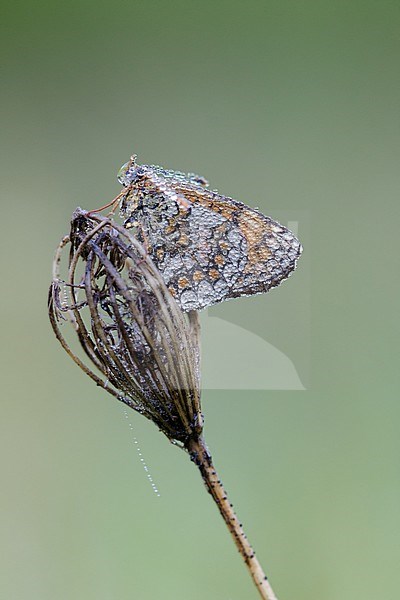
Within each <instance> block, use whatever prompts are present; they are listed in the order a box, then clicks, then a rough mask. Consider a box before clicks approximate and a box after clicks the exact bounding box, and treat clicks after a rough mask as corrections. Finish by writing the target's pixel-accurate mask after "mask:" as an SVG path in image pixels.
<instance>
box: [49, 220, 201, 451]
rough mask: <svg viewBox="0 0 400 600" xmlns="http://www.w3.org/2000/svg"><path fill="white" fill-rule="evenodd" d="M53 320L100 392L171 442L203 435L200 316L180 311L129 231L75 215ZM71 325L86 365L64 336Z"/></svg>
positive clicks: (55, 289)
mask: <svg viewBox="0 0 400 600" xmlns="http://www.w3.org/2000/svg"><path fill="white" fill-rule="evenodd" d="M67 246H69V249H70V250H69V260H68V267H67V273H66V276H65V278H64V279H62V278H61V276H62V273H61V269H62V257H63V255H64V250H65V248H66V247H67ZM49 316H50V321H51V324H52V327H53V330H54V332H55V334H56V336H57V338H58V340H59V341H60V343H61V344H62V346H63V347H64V349H65V350H66V351H67V352H68V354H69V355H70V356H71V357H72V358H73V360H74V361H75V362H76V363H77V364H78V365H79V366H80V367H81V368H82V369H83V370H84V371H85V373H87V374H88V375H89V376H90V377H91V378H92V379H93V380H94V381H95V382H96V383H97V384H98V385H99V386H102V387H103V388H104V389H105V390H106V391H107V392H109V393H110V394H111V395H113V396H115V397H116V398H118V400H120V401H122V402H124V403H125V404H127V405H128V406H130V407H131V408H134V409H135V410H137V411H138V412H140V413H141V414H143V415H145V416H146V417H147V418H148V419H150V420H152V421H154V423H156V425H157V426H158V427H159V428H160V430H161V431H163V433H165V434H166V435H167V436H168V437H169V438H170V439H171V440H174V441H178V442H181V443H182V444H185V443H186V442H187V440H188V439H189V438H191V437H193V436H198V435H199V434H200V433H201V430H202V425H203V419H202V414H201V406H200V391H199V390H200V384H199V379H200V375H199V362H200V351H199V337H198V321H197V313H195V312H191V313H184V312H183V311H182V310H181V309H180V307H179V306H178V304H177V303H176V301H175V300H174V298H173V297H172V295H171V293H170V291H169V290H168V289H167V287H166V285H165V283H164V281H163V279H162V277H161V275H160V274H159V272H158V271H157V269H156V267H155V266H154V264H153V262H152V261H151V259H150V258H149V256H148V253H147V252H146V249H145V248H144V247H143V245H141V244H140V243H139V242H138V240H137V239H135V238H134V237H133V236H131V234H130V233H129V232H128V231H127V230H126V229H125V228H123V227H121V226H119V225H117V224H116V223H114V222H113V221H111V220H110V219H107V218H104V217H101V216H97V215H93V214H90V213H88V212H86V211H83V210H82V209H79V208H78V209H77V210H76V211H75V212H74V214H73V217H72V222H71V232H70V235H69V236H67V237H65V238H64V239H63V240H62V241H61V243H60V245H59V246H58V248H57V251H56V255H55V260H54V270H53V281H52V284H51V287H50V292H49ZM67 320H69V321H70V322H71V323H72V325H73V328H74V330H75V332H76V334H77V336H78V339H79V342H80V344H81V346H82V348H83V350H84V353H85V359H81V358H80V357H79V356H78V354H77V353H75V352H74V351H72V349H71V347H70V345H69V343H68V342H67V340H66V337H65V336H64V335H63V334H62V332H61V328H60V326H61V325H62V323H63V322H64V321H67ZM93 366H94V367H95V369H94V370H92V369H93Z"/></svg>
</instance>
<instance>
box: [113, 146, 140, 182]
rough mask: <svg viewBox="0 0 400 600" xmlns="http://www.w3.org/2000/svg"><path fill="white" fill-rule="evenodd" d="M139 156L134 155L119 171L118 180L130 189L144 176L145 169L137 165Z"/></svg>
mask: <svg viewBox="0 0 400 600" xmlns="http://www.w3.org/2000/svg"><path fill="white" fill-rule="evenodd" d="M136 159H137V155H136V154H133V155H132V156H131V157H130V159H129V160H128V162H126V163H125V164H124V165H122V167H121V168H120V170H119V171H118V175H117V179H118V181H119V183H121V184H122V185H123V186H125V187H129V186H130V185H132V184H133V183H135V182H136V181H138V180H139V179H140V178H141V177H143V175H144V171H145V168H144V167H141V166H140V165H138V164H137V163H136Z"/></svg>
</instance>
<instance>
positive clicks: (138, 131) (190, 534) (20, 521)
mask: <svg viewBox="0 0 400 600" xmlns="http://www.w3.org/2000/svg"><path fill="white" fill-rule="evenodd" d="M2 12H3V15H2V18H1V25H0V27H1V30H2V31H1V40H0V44H1V56H2V62H3V68H2V77H1V80H2V85H1V95H2V99H3V106H2V126H1V132H2V158H1V165H2V170H3V174H2V203H3V209H2V215H3V218H2V222H3V226H2V235H1V243H2V251H1V260H2V276H3V283H2V294H1V302H2V316H3V324H2V337H3V343H2V348H1V351H2V357H1V367H2V371H3V373H2V375H1V381H2V391H3V397H2V410H1V415H2V418H1V432H0V445H1V446H0V447H1V459H2V476H1V477H2V484H1V491H0V498H1V538H0V539H1V541H0V544H1V553H2V558H1V567H0V569H1V571H2V573H1V576H0V597H1V598H4V599H5V600H53V599H57V600H130V599H133V598H134V599H137V600H150V599H151V600H153V599H155V598H163V599H165V600H169V599H174V600H184V599H185V600H186V599H187V598H190V599H193V600H200V599H201V600H203V599H204V598H209V599H210V600H242V599H243V598H246V599H247V598H249V599H250V598H255V597H256V596H257V593H256V591H255V589H253V588H252V583H251V581H250V579H249V577H248V575H247V573H246V572H245V568H244V567H243V566H242V565H241V559H240V557H239V556H238V555H237V552H236V550H235V548H234V546H233V544H232V542H231V540H230V539H229V536H228V533H227V531H226V530H225V526H224V524H223V523H222V521H221V519H220V517H219V515H218V512H217V510H216V509H215V506H213V504H212V502H211V499H210V498H209V497H208V495H207V494H206V492H205V490H204V489H203V487H202V483H201V480H200V478H199V476H198V474H197V473H196V470H195V468H194V467H193V466H192V465H191V464H190V463H189V460H188V459H187V457H186V456H185V455H184V454H183V453H182V452H180V451H179V450H178V449H176V448H174V447H173V446H171V445H169V444H168V442H167V440H166V439H164V438H163V436H162V435H161V434H159V433H158V432H157V431H156V429H155V427H154V426H153V425H152V424H151V423H148V422H146V421H145V420H144V419H143V418H141V417H139V416H136V415H135V414H132V423H133V427H134V430H135V433H136V435H137V437H138V439H139V443H140V446H141V449H142V451H143V453H144V456H145V458H146V461H147V463H148V465H149V468H150V470H151V473H152V476H153V478H154V480H155V482H156V484H157V485H158V487H159V489H160V492H161V497H160V498H158V497H156V495H155V494H154V493H153V492H152V489H151V487H150V485H149V483H148V481H147V479H146V476H145V472H144V471H143V468H142V466H141V464H140V461H139V459H138V457H137V454H136V453H135V452H136V451H135V447H134V444H133V437H132V433H131V432H130V430H129V427H128V426H127V423H126V420H125V419H124V415H123V410H122V407H121V406H120V405H118V404H117V403H113V401H112V400H111V399H110V397H109V396H108V395H106V394H105V393H104V392H102V391H101V390H99V389H97V388H96V387H95V386H94V385H93V384H92V383H91V381H90V380H89V379H87V378H85V376H84V375H83V374H82V373H81V372H80V371H79V370H78V369H77V368H76V367H75V366H74V365H73V364H72V363H71V361H70V360H69V359H68V358H67V356H66V355H64V353H63V352H62V350H61V348H60V347H59V345H58V344H57V342H56V340H55V338H54V336H53V334H52V333H51V331H50V327H49V324H48V321H47V315H46V293H47V286H48V283H49V279H50V269H51V261H52V255H53V249H54V248H55V246H56V244H57V242H58V240H59V238H60V237H61V235H63V234H64V233H66V232H67V230H68V222H69V218H70V215H71V213H72V211H73V209H74V208H75V207H76V206H77V205H81V206H84V207H87V208H89V207H90V208H94V207H97V206H99V205H101V204H102V203H104V202H105V201H107V200H108V199H110V198H111V197H112V196H113V195H115V194H116V193H117V192H118V190H119V186H118V184H117V183H116V180H115V173H116V171H117V170H118V168H119V166H120V165H121V164H122V163H123V162H125V161H126V160H127V159H128V158H129V156H130V154H131V153H132V152H137V153H138V154H139V159H140V161H141V162H144V163H158V164H162V165H164V166H166V167H170V168H176V169H181V170H194V171H197V172H199V173H201V174H204V175H205V176H206V177H207V178H208V179H209V180H210V181H211V184H212V186H213V187H218V189H220V190H221V191H223V192H224V193H226V194H229V195H232V196H234V197H235V198H237V199H239V200H242V201H245V202H248V203H249V204H251V205H253V206H259V207H260V208H261V209H262V210H263V211H264V212H266V213H267V214H270V215H272V216H275V217H278V218H281V217H282V218H284V219H288V220H298V221H299V236H300V238H301V239H302V241H303V243H304V246H305V251H304V257H303V258H302V261H301V262H300V264H299V269H298V271H297V272H296V273H295V275H294V276H293V277H292V278H291V279H290V280H289V281H288V282H286V283H285V284H284V285H283V286H282V287H281V288H279V290H277V291H275V292H273V293H272V294H270V295H267V296H259V297H257V298H253V299H241V300H237V301H233V302H230V303H227V304H226V305H223V306H219V307H217V308H214V309H212V311H211V312H212V315H214V316H218V317H220V318H221V319H224V320H226V321H228V322H232V323H236V324H239V325H240V326H242V327H243V328H245V329H246V330H247V331H253V332H256V333H259V334H260V335H262V337H263V339H265V340H268V342H269V343H271V344H272V345H273V346H274V347H276V348H277V349H279V350H280V351H281V352H283V353H284V354H285V355H286V356H287V357H288V358H289V359H290V361H292V363H293V365H294V366H295V368H296V370H297V372H298V374H299V376H300V378H301V380H302V382H303V384H304V387H305V388H306V389H305V390H304V391H282V390H281V391H276V390H275V391H274V390H266V391H258V392H255V391H252V392H245V391H234V390H233V391H223V390H218V391H215V390H214V391H212V390H206V391H205V393H204V399H203V402H204V412H205V415H206V434H207V439H208V443H209V445H210V447H211V449H212V451H213V455H214V458H215V461H216V465H217V467H218V468H219V471H220V473H221V476H222V478H223V480H224V482H225V485H226V487H227V489H228V491H229V492H230V494H231V496H232V500H233V502H234V505H235V507H236V508H237V511H238V514H239V516H240V518H241V519H242V520H243V523H244V525H245V528H246V529H247V533H248V535H249V537H250V539H251V541H252V542H253V544H254V546H255V548H256V551H257V553H258V556H259V558H260V560H261V562H262V563H263V564H264V565H265V568H266V570H267V572H268V573H269V575H270V578H271V581H272V583H273V585H274V587H275V589H276V592H277V594H278V596H279V598H280V599H282V600H283V599H287V600H289V599H292V598H293V599H294V598H295V599H296V600H306V599H307V600H309V599H313V600H314V599H315V600H320V599H324V600H361V599H364V598H373V597H379V598H384V599H385V600H390V599H395V598H398V590H399V583H400V581H399V576H398V564H399V559H400V552H399V550H400V548H399V520H400V519H399V500H400V484H399V475H400V474H399V445H400V444H399V434H398V430H399V412H400V410H399V402H398V396H399V388H400V385H399V383H400V382H399V375H398V373H399V368H398V360H397V357H398V347H399V320H398V298H399V281H398V217H399V208H398V189H399V186H398V184H399V181H398V180H399V176H398V171H399V169H398V158H399V143H398V142H399V137H398V134H399V131H398V130H399V114H398V108H399V95H400V94H399V77H398V66H399V54H400V53H399V46H398V44H399V37H398V34H399V26H400V18H399V17H400V14H399V13H400V10H399V5H398V3H397V2H389V1H383V2H374V1H371V0H369V1H368V0H367V1H364V2H361V1H360V2H355V1H350V2H349V1H347V2H345V1H334V2H325V1H322V2H321V1H320V2H316V1H314V2H311V1H308V2H300V3H299V2H294V1H288V2H285V1H283V2H278V1H269V0H268V1H253V0H250V1H249V2H247V3H242V2H240V3H239V2H232V1H230V2H227V1H222V2H210V1H203V2H194V1H186V2H183V1H181V2H179V1H175V0H170V1H169V2H144V1H143V2H134V1H132V2H118V1H116V2H107V1H102V0H97V1H96V2H95V1H94V0H92V1H89V0H83V1H82V0H81V1H74V0H72V1H70V2H59V1H56V2H54V1H53V2H50V1H47V2H45V1H42V0H39V1H37V2H35V3H33V2H26V1H24V0H22V1H17V2H13V3H8V5H6V6H4V7H3V11H2ZM209 351H210V352H212V349H210V350H209ZM224 360H225V357H224V355H221V354H219V355H218V356H216V358H215V361H221V365H223V361H224ZM243 369H246V364H245V359H244V364H243Z"/></svg>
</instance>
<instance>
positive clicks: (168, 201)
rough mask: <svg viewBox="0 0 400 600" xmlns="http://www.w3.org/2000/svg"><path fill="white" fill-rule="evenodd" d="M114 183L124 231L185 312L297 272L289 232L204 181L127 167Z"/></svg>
mask: <svg viewBox="0 0 400 600" xmlns="http://www.w3.org/2000/svg"><path fill="white" fill-rule="evenodd" d="M124 169H125V170H124ZM119 180H120V181H121V183H123V184H124V185H125V186H126V187H127V193H126V194H125V196H124V199H123V201H122V203H121V215H122V216H123V217H124V219H125V225H126V226H132V225H137V226H138V235H142V236H143V238H144V239H145V240H146V242H147V245H148V248H149V252H150V254H151V256H152V258H153V260H154V262H155V263H156V265H157V267H158V269H159V270H160V272H161V273H162V275H163V278H164V280H165V282H166V284H167V285H168V287H169V289H170V290H171V293H172V294H173V295H174V297H175V298H176V300H177V301H178V302H179V304H180V305H181V307H182V308H183V310H200V309H202V308H205V307H208V306H211V305H212V304H216V303H218V302H222V301H223V300H227V299H230V298H235V297H238V296H246V295H252V294H257V293H262V292H267V291H268V290H269V289H271V288H273V287H276V286H277V285H279V284H280V283H281V281H283V280H284V279H286V278H287V277H288V276H289V275H290V273H291V272H292V271H293V270H294V269H295V267H296V261H297V259H298V257H299V256H300V254H301V250H302V249H301V245H300V242H299V241H298V240H297V238H296V237H295V236H294V235H293V233H292V232H291V231H289V229H287V228H286V227H284V226H282V225H280V224H279V223H277V222H276V221H274V220H272V219H271V218H270V217H267V216H265V215H263V214H262V213H260V212H259V211H258V210H255V209H253V208H250V207H248V206H246V205H245V204H242V203H241V202H238V201H236V200H233V199H232V198H229V197H227V196H223V195H221V194H218V193H217V192H215V191H212V190H209V189H208V188H207V187H206V181H205V180H204V178H201V177H199V176H196V175H191V174H189V175H186V174H184V173H181V172H177V171H170V170H166V169H163V168H161V167H157V166H152V165H151V166H149V165H142V166H138V165H136V163H135V162H133V163H132V161H131V162H130V163H128V164H127V165H126V166H124V167H123V168H122V169H121V172H120V175H119Z"/></svg>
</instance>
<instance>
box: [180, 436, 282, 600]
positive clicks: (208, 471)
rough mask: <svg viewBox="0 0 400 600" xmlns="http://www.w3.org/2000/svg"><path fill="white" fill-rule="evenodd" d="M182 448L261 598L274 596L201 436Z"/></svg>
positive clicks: (270, 599)
mask: <svg viewBox="0 0 400 600" xmlns="http://www.w3.org/2000/svg"><path fill="white" fill-rule="evenodd" d="M186 448H187V450H188V452H189V454H190V458H191V460H192V461H193V462H194V463H195V464H196V465H197V466H198V467H199V469H200V473H201V476H202V478H203V481H204V483H205V486H206V488H207V490H208V491H209V493H210V494H211V496H212V497H213V499H214V501H215V503H216V504H217V506H218V510H219V512H220V513H221V515H222V517H223V519H224V521H225V523H226V525H227V527H228V529H229V531H230V533H231V536H232V537H233V540H234V542H235V544H236V546H237V548H238V550H239V552H240V554H241V555H242V557H243V560H244V562H245V563H246V565H247V568H248V569H249V571H250V575H251V577H252V578H253V581H254V583H255V585H256V587H257V589H258V591H259V594H260V596H261V598H264V600H277V597H276V596H275V593H274V591H273V589H272V587H271V585H270V584H269V581H268V579H267V576H266V575H265V573H264V571H263V569H262V567H261V565H260V563H259V562H258V559H257V557H256V555H255V553H254V550H253V548H252V547H251V545H250V543H249V541H248V539H247V536H246V535H245V533H244V531H243V528H242V525H241V523H240V522H239V520H238V518H237V516H236V515H235V512H234V510H233V508H232V504H231V503H230V502H229V500H228V497H227V495H226V492H225V490H224V487H223V485H222V483H221V480H220V479H219V478H218V475H217V472H216V471H215V468H214V465H213V463H212V458H211V455H210V453H209V451H208V449H207V446H206V444H205V441H204V439H203V438H202V437H200V438H191V439H190V440H189V441H188V442H187V444H186Z"/></svg>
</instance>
